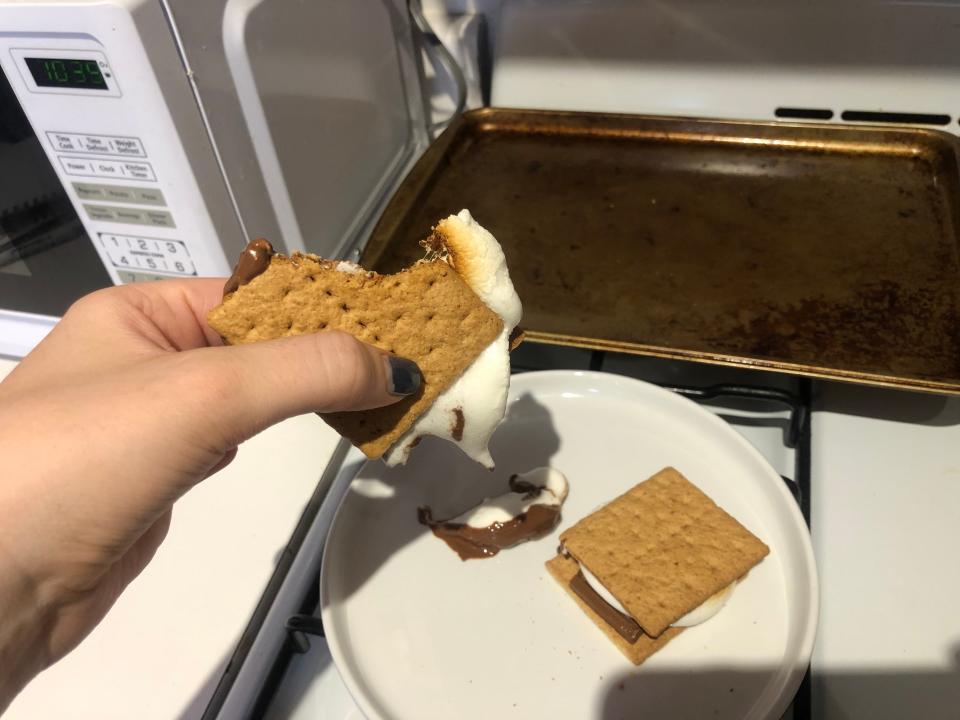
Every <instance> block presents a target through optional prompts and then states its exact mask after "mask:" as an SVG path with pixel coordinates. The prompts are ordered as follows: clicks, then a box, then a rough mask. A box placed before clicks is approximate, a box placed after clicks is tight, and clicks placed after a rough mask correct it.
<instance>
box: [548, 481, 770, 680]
mask: <svg viewBox="0 0 960 720" xmlns="http://www.w3.org/2000/svg"><path fill="white" fill-rule="evenodd" d="M768 553H769V548H768V547H767V546H766V545H765V544H764V543H763V542H762V541H761V540H760V539H759V538H757V537H756V536H755V535H754V534H753V533H751V532H750V531H749V530H747V529H746V528H745V527H743V525H741V524H740V523H739V522H737V520H736V519H734V518H733V517H732V516H730V515H729V514H728V513H727V512H726V511H724V510H723V509H722V508H720V507H719V506H718V505H717V504H716V503H714V502H713V500H711V499H710V498H709V497H707V495H705V494H704V493H703V492H702V491H701V490H700V489H699V488H697V487H696V486H695V485H694V484H693V483H691V482H690V481H689V480H687V479H686V478H685V477H684V476H683V475H681V474H680V473H679V472H677V471H676V470H675V469H673V468H665V469H663V470H661V471H660V472H658V473H657V474H655V475H654V476H653V477H651V478H650V479H648V480H645V481H644V482H641V483H639V484H638V485H636V486H634V487H633V488H631V489H630V490H628V491H627V492H626V493H624V494H623V495H621V496H620V497H618V498H616V499H615V500H613V501H611V502H610V503H608V504H607V505H605V506H603V507H602V508H600V509H599V510H597V511H596V512H594V513H591V514H590V515H588V516H586V517H585V518H583V519H582V520H580V521H579V522H578V523H577V524H575V525H574V526H573V527H571V528H569V529H567V530H565V531H564V532H563V533H561V535H560V551H559V553H558V554H557V556H556V557H554V558H553V559H552V560H550V561H548V562H547V569H548V570H549V571H550V574H551V575H552V576H553V577H554V579H555V580H556V581H557V582H558V583H559V584H560V585H561V586H562V587H563V588H564V589H565V590H566V591H567V593H568V594H569V595H570V596H571V597H572V598H573V600H574V601H575V602H576V603H577V605H579V606H580V608H581V609H582V610H583V612H584V613H586V615H587V616H588V617H589V618H590V619H591V620H592V621H593V622H594V623H595V624H596V625H597V626H598V627H599V628H600V629H601V630H602V631H603V633H604V634H605V635H606V636H607V637H608V638H609V639H610V640H611V642H613V644H614V645H616V646H617V648H618V649H619V650H620V651H621V652H622V653H623V654H624V655H626V657H627V658H628V659H629V660H630V661H631V662H633V663H634V664H635V665H639V664H641V663H642V662H643V661H644V660H646V659H647V658H648V657H650V656H651V655H653V654H654V653H655V652H657V651H658V650H660V649H661V648H662V647H663V646H664V645H666V644H667V643H669V642H670V640H672V639H673V638H675V637H676V636H677V635H678V634H680V633H681V632H683V630H684V629H685V628H687V627H691V626H693V625H698V624H700V623H702V622H705V621H706V620H708V619H709V618H711V617H712V616H713V615H714V614H716V613H717V612H718V611H719V610H720V609H721V608H722V607H723V605H724V604H725V603H726V601H727V598H728V597H729V596H730V594H731V593H732V592H733V590H734V586H735V585H736V583H737V582H738V581H739V580H740V579H741V578H743V577H744V576H745V575H746V574H747V572H749V570H750V569H751V568H753V567H754V566H755V565H757V563H759V562H760V561H761V560H763V558H764V557H766V555H767V554H768Z"/></svg>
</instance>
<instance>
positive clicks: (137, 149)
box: [47, 131, 147, 158]
mask: <svg viewBox="0 0 960 720" xmlns="http://www.w3.org/2000/svg"><path fill="white" fill-rule="evenodd" d="M47 138H48V139H49V140H50V143H51V144H52V145H53V149H54V150H56V151H57V152H70V153H90V154H93V155H122V156H124V157H141V158H145V157H146V156H147V151H146V150H144V149H143V143H141V142H140V140H139V138H135V137H122V136H119V135H86V134H83V135H81V134H78V133H63V132H52V131H47Z"/></svg>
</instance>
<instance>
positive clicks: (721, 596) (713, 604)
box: [580, 565, 737, 627]
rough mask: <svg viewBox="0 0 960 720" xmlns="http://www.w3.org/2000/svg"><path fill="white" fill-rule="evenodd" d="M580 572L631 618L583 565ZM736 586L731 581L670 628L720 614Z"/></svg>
mask: <svg viewBox="0 0 960 720" xmlns="http://www.w3.org/2000/svg"><path fill="white" fill-rule="evenodd" d="M580 572H581V573H583V577H584V579H586V581H587V583H588V584H589V585H590V587H592V588H593V589H594V590H595V591H596V593H597V595H599V596H600V597H602V598H603V599H604V600H606V602H607V604H609V605H610V606H611V607H614V608H616V609H617V610H619V611H620V612H622V613H623V614H624V615H627V616H628V617H632V616H631V615H630V613H629V611H628V610H627V609H626V608H625V607H624V606H623V605H621V604H620V601H618V600H617V599H616V598H615V597H614V596H613V593H611V592H610V591H609V590H607V588H606V587H604V585H603V583H602V582H600V581H599V580H598V579H597V577H596V576H595V575H594V574H593V573H591V572H590V571H589V570H587V569H586V568H585V567H584V566H583V565H581V566H580ZM736 584H737V583H736V581H733V582H732V583H730V584H729V585H728V586H727V587H725V588H724V589H723V590H721V591H720V592H718V593H716V594H715V595H711V596H710V597H708V598H707V599H706V600H705V601H704V602H702V603H701V604H700V605H698V606H697V607H695V608H694V609H693V610H691V611H690V612H688V613H687V614H686V615H684V616H683V617H682V618H680V619H679V620H677V621H675V622H673V623H671V625H670V627H693V626H694V625H699V624H700V623H702V622H706V621H707V620H709V619H710V618H712V617H713V616H714V615H716V614H717V613H718V612H720V610H721V609H722V608H723V606H724V605H726V604H727V600H729V599H730V595H731V594H733V588H734V587H735V586H736Z"/></svg>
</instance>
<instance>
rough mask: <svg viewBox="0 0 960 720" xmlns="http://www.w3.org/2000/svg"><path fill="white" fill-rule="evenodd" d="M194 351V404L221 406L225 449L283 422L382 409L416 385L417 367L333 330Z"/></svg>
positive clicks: (219, 414)
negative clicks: (317, 414)
mask: <svg viewBox="0 0 960 720" xmlns="http://www.w3.org/2000/svg"><path fill="white" fill-rule="evenodd" d="M193 353H196V354H198V355H202V358H201V362H200V363H198V365H199V367H198V368H197V371H198V373H199V375H200V377H199V378H197V379H198V380H199V382H200V383H201V384H202V385H203V386H204V388H205V390H204V391H202V392H200V393H199V398H201V399H202V400H201V402H204V403H208V402H209V403H212V404H213V406H214V407H217V408H218V409H217V411H216V415H217V417H218V419H220V420H221V422H219V423H216V425H217V426H219V427H218V428H217V430H218V431H219V432H220V433H222V435H223V437H222V438H221V439H222V441H223V443H224V451H226V450H227V449H229V448H231V447H234V446H235V445H237V444H239V443H240V442H243V441H244V440H246V439H247V438H249V437H251V436H253V435H255V434H257V433H258V432H260V431H261V430H263V429H264V428H266V427H268V426H270V425H273V424H274V423H276V422H279V421H280V420H284V419H286V418H288V417H292V416H294V415H300V414H303V413H308V412H320V413H326V412H335V411H340V410H367V409H369V408H375V407H381V406H383V405H389V404H391V403H395V402H397V401H398V400H401V399H403V398H404V397H407V396H410V395H414V394H416V393H417V392H418V391H419V390H420V385H421V374H420V369H419V368H418V367H417V365H416V364H415V363H414V362H412V361H410V360H407V359H405V358H399V357H396V356H395V355H391V354H389V353H386V352H384V351H382V350H379V349H377V348H375V347H373V346H372V345H367V344H366V343H363V342H361V341H359V340H357V339H356V338H355V337H353V336H352V335H350V334H348V333H344V332H340V331H335V330H331V331H326V332H321V333H313V334H308V335H297V336H293V337H288V338H280V339H277V340H267V341H263V342H257V343H250V344H247V345H235V346H228V347H219V348H205V349H202V350H196V351H190V352H189V353H188V354H193ZM211 395H213V397H211ZM209 407H210V405H207V408H208V413H207V415H206V416H207V419H208V420H209V417H210V416H209ZM206 427H207V428H208V429H210V430H213V429H214V428H213V427H211V426H210V425H207V426H206Z"/></svg>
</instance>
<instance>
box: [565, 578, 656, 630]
mask: <svg viewBox="0 0 960 720" xmlns="http://www.w3.org/2000/svg"><path fill="white" fill-rule="evenodd" d="M570 589H571V590H573V592H575V593H576V594H577V597H579V598H580V599H581V600H583V602H585V603H586V604H587V607H589V608H590V609H591V610H593V611H594V612H595V613H596V614H597V615H599V616H600V619H601V620H603V621H604V622H605V623H606V624H607V625H609V626H610V627H612V628H613V629H614V630H616V631H617V634H618V635H619V636H620V637H622V638H623V639H624V640H626V641H627V642H628V643H630V644H631V645H632V644H633V643H635V642H636V641H637V640H638V639H639V637H640V636H641V635H643V629H642V628H641V627H640V624H639V623H638V622H637V621H636V620H634V619H633V618H632V617H630V616H629V615H624V614H623V613H622V612H620V611H619V610H617V609H616V608H615V607H613V605H611V604H610V603H608V602H607V601H606V600H604V599H603V598H602V597H601V596H600V594H599V593H598V592H597V591H596V590H594V589H593V587H591V585H590V583H588V582H587V579H586V578H585V577H584V576H583V573H582V572H580V571H579V570H578V571H577V574H576V575H574V576H573V577H572V578H571V579H570Z"/></svg>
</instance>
